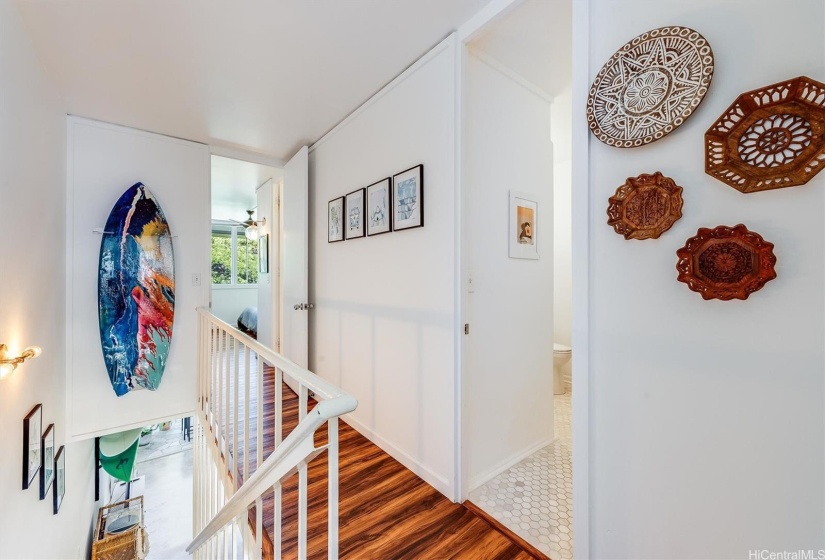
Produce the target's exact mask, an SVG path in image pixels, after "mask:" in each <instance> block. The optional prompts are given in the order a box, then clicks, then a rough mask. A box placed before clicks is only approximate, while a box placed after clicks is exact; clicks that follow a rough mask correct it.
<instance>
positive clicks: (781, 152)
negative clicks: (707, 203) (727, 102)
mask: <svg viewBox="0 0 825 560" xmlns="http://www.w3.org/2000/svg"><path fill="white" fill-rule="evenodd" d="M823 167H825V84H822V83H820V82H817V81H816V80H812V79H810V78H806V77H804V76H801V77H799V78H795V79H793V80H788V81H786V82H779V83H777V84H773V85H770V86H766V87H764V88H761V89H757V90H753V91H749V92H747V93H743V94H742V95H740V96H739V97H738V98H736V101H734V102H733V104H732V105H731V106H730V107H728V110H727V111H725V113H724V114H723V115H722V116H721V117H719V120H717V121H716V122H715V123H714V124H713V126H711V127H710V128H709V129H708V131H707V132H706V133H705V172H706V173H707V174H708V175H710V176H712V177H716V178H717V179H719V180H720V181H722V182H724V183H727V184H728V185H730V186H731V187H733V188H735V189H736V190H738V191H740V192H743V193H751V192H758V191H767V190H772V189H781V188H783V187H793V186H797V185H804V184H805V183H807V182H808V181H810V180H811V178H812V177H813V176H814V175H816V174H817V173H819V172H820V171H821V170H822V168H823Z"/></svg>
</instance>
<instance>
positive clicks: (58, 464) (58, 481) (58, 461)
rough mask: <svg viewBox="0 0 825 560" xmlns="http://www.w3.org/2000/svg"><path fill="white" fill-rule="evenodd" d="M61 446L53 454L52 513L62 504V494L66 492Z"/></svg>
mask: <svg viewBox="0 0 825 560" xmlns="http://www.w3.org/2000/svg"><path fill="white" fill-rule="evenodd" d="M63 447H64V446H62V445H61V446H60V449H58V450H57V455H55V456H54V514H55V515H57V512H58V511H60V506H61V505H63V496H64V495H65V494H66V454H65V453H64V452H63Z"/></svg>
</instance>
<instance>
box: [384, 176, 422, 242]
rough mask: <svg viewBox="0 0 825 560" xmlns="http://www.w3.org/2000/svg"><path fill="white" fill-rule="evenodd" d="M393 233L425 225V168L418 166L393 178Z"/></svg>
mask: <svg viewBox="0 0 825 560" xmlns="http://www.w3.org/2000/svg"><path fill="white" fill-rule="evenodd" d="M392 209H393V231H399V230H402V229H410V228H417V227H422V226H423V225H424V166H423V165H416V166H415V167H412V168H410V169H407V170H406V171H402V172H401V173H399V174H398V175H393V178H392Z"/></svg>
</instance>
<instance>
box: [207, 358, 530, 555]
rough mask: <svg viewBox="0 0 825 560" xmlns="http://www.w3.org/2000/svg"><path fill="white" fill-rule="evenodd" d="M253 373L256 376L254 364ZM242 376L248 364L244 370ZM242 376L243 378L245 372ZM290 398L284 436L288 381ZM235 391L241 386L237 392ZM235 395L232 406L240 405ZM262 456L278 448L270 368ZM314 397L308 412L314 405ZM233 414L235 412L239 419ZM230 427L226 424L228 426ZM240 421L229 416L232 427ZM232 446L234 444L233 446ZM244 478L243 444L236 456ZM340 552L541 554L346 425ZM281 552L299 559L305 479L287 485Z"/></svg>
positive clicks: (317, 548)
mask: <svg viewBox="0 0 825 560" xmlns="http://www.w3.org/2000/svg"><path fill="white" fill-rule="evenodd" d="M251 365H252V371H253V372H254V371H255V365H254V364H251ZM241 371H243V366H242V370H241ZM241 377H243V375H241ZM252 377H253V380H252V381H253V382H252V383H251V384H250V395H251V397H252V401H251V403H250V408H251V410H250V429H249V437H251V442H250V469H249V470H250V473H253V472H254V471H255V458H256V453H257V452H256V449H255V442H256V439H257V438H256V432H257V429H256V428H257V426H256V422H257V419H256V415H257V386H256V385H257V384H256V379H255V375H254V373H253V375H252ZM279 389H280V391H281V394H282V396H283V403H284V407H283V436H284V437H286V436H287V434H289V432H290V431H291V430H292V429H293V428H294V427H295V426H296V425H297V423H298V397H297V395H295V393H294V392H292V390H290V389H289V387H288V386H287V385H286V384H282V386H281V387H280V388H279ZM232 391H234V387H233V388H232ZM232 391H230V396H231V402H234V396H233V392H232ZM243 394H244V388H243V385H242V382H241V386H240V387H239V396H240V398H239V402H240V405H241V409H240V411H239V417H240V423H239V438H238V439H239V442H242V441H243V437H244V436H245V431H246V430H245V429H244V414H243V409H242V407H243ZM263 399H264V418H263V420H264V422H263V429H264V438H263V457H264V458H266V457H268V456H269V454H270V453H272V451H273V449H274V447H275V445H274V443H275V442H274V439H275V438H274V425H275V414H274V402H275V375H274V370H273V369H272V368H271V367H269V366H265V368H264V391H263ZM315 404H316V403H315V401H314V400H312V399H310V401H309V408H310V409H311V408H312V407H313V406H314V405H315ZM233 416H234V415H233ZM222 423H223V422H222ZM232 425H233V419H232V418H230V426H232ZM315 441H316V445H324V444H326V442H327V430H326V427H323V428H322V429H320V430H319V431H318V432H317V433H316V438H315ZM230 447H231V446H230ZM231 455H232V456H234V457H235V461H236V463H237V465H238V467H237V468H238V477H239V480H243V462H244V461H243V444H242V443H240V444H239V449H238V451H237V452H231ZM308 480H309V487H308V496H309V500H308V504H309V505H308V512H309V513H308V527H309V530H308V537H307V541H308V547H307V548H308V550H309V554H308V558H310V559H321V558H324V559H325V558H326V557H327V453H326V452H324V453H321V454H320V455H319V456H318V457H316V458H315V459H314V460H313V461H312V462H311V463H310V464H309V467H308ZM339 493H340V499H339V555H340V558H342V559H359V560H360V559H377V560H400V559H426V560H439V559H472V560H528V559H533V558H535V556H534V555H533V554H531V553H530V552H528V551H527V550H525V549H524V548H522V547H521V546H519V545H517V544H516V543H515V542H513V541H512V540H511V539H509V538H508V537H507V536H505V535H504V534H502V533H501V532H499V531H498V530H497V529H495V528H494V527H493V526H492V525H491V524H490V523H488V522H487V521H486V520H484V519H483V518H482V517H480V516H479V515H477V514H476V513H474V512H473V511H471V510H469V509H467V508H465V507H464V506H462V505H460V504H455V503H453V502H451V501H450V500H448V499H447V498H445V497H444V496H443V495H442V494H440V493H439V492H438V491H437V490H436V489H435V488H433V487H432V486H430V485H429V484H427V483H426V482H424V481H423V480H422V479H421V478H419V477H417V476H416V475H415V474H413V473H412V472H411V471H410V470H408V469H407V468H405V467H404V466H403V465H401V463H399V462H398V461H396V460H395V459H393V458H392V457H390V456H389V455H388V454H387V453H385V452H384V451H383V450H381V449H380V448H379V447H378V446H376V445H375V444H373V443H372V442H370V441H369V440H368V439H367V438H365V437H364V436H362V435H361V434H360V433H358V432H357V431H355V430H354V429H353V428H351V427H350V426H349V425H347V424H346V423H344V422H343V421H340V422H339ZM273 504H274V496H273V494H272V493H271V492H270V493H268V494H267V495H266V496H265V497H264V500H263V508H262V511H263V526H264V557H265V558H273V557H274V555H273V548H272V539H271V538H270V537H271V535H273V531H274V510H273ZM282 508H283V518H282V549H281V550H282V555H283V558H284V559H292V558H297V545H298V537H297V535H298V476H297V475H293V476H291V477H290V478H289V479H288V480H286V481H285V482H284V484H283V499H282ZM256 515H257V514H256V511H255V508H254V507H253V508H251V509H250V515H249V519H250V526H251V527H252V528H253V531H254V527H255V518H256Z"/></svg>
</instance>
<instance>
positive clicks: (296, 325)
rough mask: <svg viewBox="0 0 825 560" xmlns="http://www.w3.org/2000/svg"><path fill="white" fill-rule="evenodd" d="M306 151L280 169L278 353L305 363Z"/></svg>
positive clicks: (307, 171)
mask: <svg viewBox="0 0 825 560" xmlns="http://www.w3.org/2000/svg"><path fill="white" fill-rule="evenodd" d="M308 189H309V149H308V148H307V147H306V146H304V147H303V148H301V149H300V150H298V153H297V154H295V155H294V156H293V157H292V159H291V160H289V162H288V163H287V164H286V165H285V166H284V185H283V189H282V192H281V305H280V315H281V329H280V330H281V333H280V334H281V337H280V338H281V344H280V348H278V351H279V352H280V353H281V354H283V355H284V356H286V357H287V358H289V359H290V360H292V361H293V362H295V363H296V364H298V365H299V366H301V367H307V366H308V364H309V322H308V313H309V309H308V303H309V300H308V299H307V294H308V285H309V256H308V230H309V217H308V209H307V206H308Z"/></svg>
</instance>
